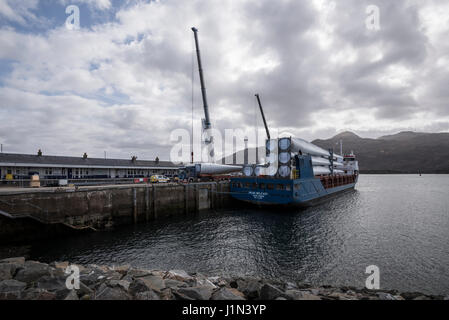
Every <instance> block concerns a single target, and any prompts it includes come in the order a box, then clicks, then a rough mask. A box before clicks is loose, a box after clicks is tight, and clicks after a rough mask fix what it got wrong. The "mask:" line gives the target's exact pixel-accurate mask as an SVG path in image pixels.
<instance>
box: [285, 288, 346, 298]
mask: <svg viewBox="0 0 449 320" xmlns="http://www.w3.org/2000/svg"><path fill="white" fill-rule="evenodd" d="M284 297H286V298H287V299H292V300H321V298H320V297H319V296H317V295H314V294H312V293H311V292H310V291H307V290H294V289H292V290H287V291H285V295H284ZM336 298H337V297H335V298H334V300H335V299H336ZM338 298H339V297H338Z"/></svg>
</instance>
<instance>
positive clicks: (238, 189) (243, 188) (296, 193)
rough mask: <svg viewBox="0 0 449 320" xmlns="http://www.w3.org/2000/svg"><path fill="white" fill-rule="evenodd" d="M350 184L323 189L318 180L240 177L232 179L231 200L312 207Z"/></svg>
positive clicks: (350, 185)
mask: <svg viewBox="0 0 449 320" xmlns="http://www.w3.org/2000/svg"><path fill="white" fill-rule="evenodd" d="M356 183H357V176H356V177H355V178H354V181H353V182H350V183H346V184H343V185H338V186H335V187H329V188H325V187H324V186H323V183H322V182H321V180H320V179H319V178H309V179H294V180H292V179H276V178H258V177H239V178H232V179H231V195H232V197H233V198H235V199H238V200H241V201H245V202H249V203H252V204H257V205H289V206H290V205H293V206H311V205H314V204H316V203H319V202H321V201H323V200H325V199H327V198H328V197H330V196H333V195H336V194H338V193H341V192H343V191H347V190H352V189H354V187H355V184H356Z"/></svg>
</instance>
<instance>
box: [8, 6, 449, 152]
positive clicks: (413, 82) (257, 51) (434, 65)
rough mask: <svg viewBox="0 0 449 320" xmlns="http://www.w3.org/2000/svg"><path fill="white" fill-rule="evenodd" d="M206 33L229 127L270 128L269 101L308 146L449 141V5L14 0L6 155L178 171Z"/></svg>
mask: <svg viewBox="0 0 449 320" xmlns="http://www.w3.org/2000/svg"><path fill="white" fill-rule="evenodd" d="M68 5H76V6H78V7H79V10H80V29H79V30H69V29H68V28H67V27H66V25H65V22H66V19H67V17H69V15H70V14H66V7H67V6H68ZM369 5H375V6H377V7H378V8H379V27H380V29H378V30H376V29H375V28H374V29H375V30H373V28H367V24H366V21H367V19H368V21H373V20H372V19H370V16H371V12H368V13H367V7H368V6H369ZM192 26H196V27H198V29H199V38H200V45H201V53H202V58H203V67H204V70H205V76H206V86H207V92H208V100H209V105H210V112H211V118H212V122H213V126H215V127H216V128H220V129H222V130H223V129H225V128H255V127H256V126H258V127H261V126H262V122H261V118H260V115H259V113H258V112H257V109H256V102H255V98H254V93H256V92H258V93H260V95H261V97H262V102H263V104H264V107H265V112H266V116H267V119H268V122H269V125H270V127H271V128H273V130H274V129H278V130H280V131H287V132H290V133H292V134H294V135H296V136H299V137H302V138H304V139H307V140H313V139H316V138H328V137H331V136H333V135H334V134H336V133H338V132H341V131H345V130H351V131H353V132H355V133H357V134H359V135H360V136H363V137H378V136H381V135H384V134H391V133H396V132H398V131H402V130H415V131H426V132H441V131H448V130H449V105H448V104H449V90H448V86H449V42H448V41H447V39H448V38H449V2H448V1H431V0H429V1H422V0H419V1H418V0H416V1H414V0H410V1H406V0H404V1H398V0H394V1H393V0H389V1H387V0H369V1H364V0H342V1H335V2H334V1H327V0H314V1H293V0H290V1H288V0H278V1H272V0H271V1H268V0H257V1H225V0H218V1H212V0H207V1H206V0H201V1H191V0H188V1H187V0H166V1H151V2H150V1H148V0H147V1H133V0H127V1H116V0H97V1H95V0H70V1H69V0H53V1H52V0H21V1H16V0H0V119H1V124H0V142H1V143H2V144H3V149H4V152H23V153H34V152H36V150H37V149H38V148H41V149H42V150H43V151H44V153H45V154H57V155H75V156H78V155H79V156H81V155H82V154H83V153H84V152H87V153H88V154H89V155H90V156H97V157H103V152H104V151H107V155H108V157H124V158H127V157H129V156H130V155H132V154H136V155H138V157H139V159H145V158H147V159H151V158H154V157H155V156H156V155H159V156H160V157H161V158H168V154H169V150H170V145H171V143H170V140H169V136H170V132H171V131H172V130H173V129H175V128H185V129H189V128H190V126H191V119H192V52H193V50H192V49H193V34H192V31H191V30H190V28H191V27H192ZM194 68H195V69H194V73H193V74H194V88H193V89H194V90H193V92H194V94H193V96H194V99H193V101H194V118H195V120H199V119H200V118H201V117H202V102H201V96H200V88H199V80H198V75H197V70H196V65H194Z"/></svg>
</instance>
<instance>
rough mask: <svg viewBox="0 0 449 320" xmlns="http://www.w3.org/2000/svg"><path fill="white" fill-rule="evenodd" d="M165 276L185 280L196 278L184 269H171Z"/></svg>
mask: <svg viewBox="0 0 449 320" xmlns="http://www.w3.org/2000/svg"><path fill="white" fill-rule="evenodd" d="M165 277H166V278H169V279H174V280H178V281H183V282H186V281H189V280H194V278H193V277H192V276H191V275H189V274H188V273H187V272H185V271H184V270H170V271H169V272H167V273H166V275H165Z"/></svg>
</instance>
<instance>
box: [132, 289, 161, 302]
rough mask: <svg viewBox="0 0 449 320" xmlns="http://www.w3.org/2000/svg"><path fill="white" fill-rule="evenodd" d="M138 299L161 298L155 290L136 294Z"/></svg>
mask: <svg viewBox="0 0 449 320" xmlns="http://www.w3.org/2000/svg"><path fill="white" fill-rule="evenodd" d="M135 298H136V300H160V297H159V296H158V294H157V293H156V292H154V291H153V290H148V291H145V292H139V293H137V294H136V295H135Z"/></svg>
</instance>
